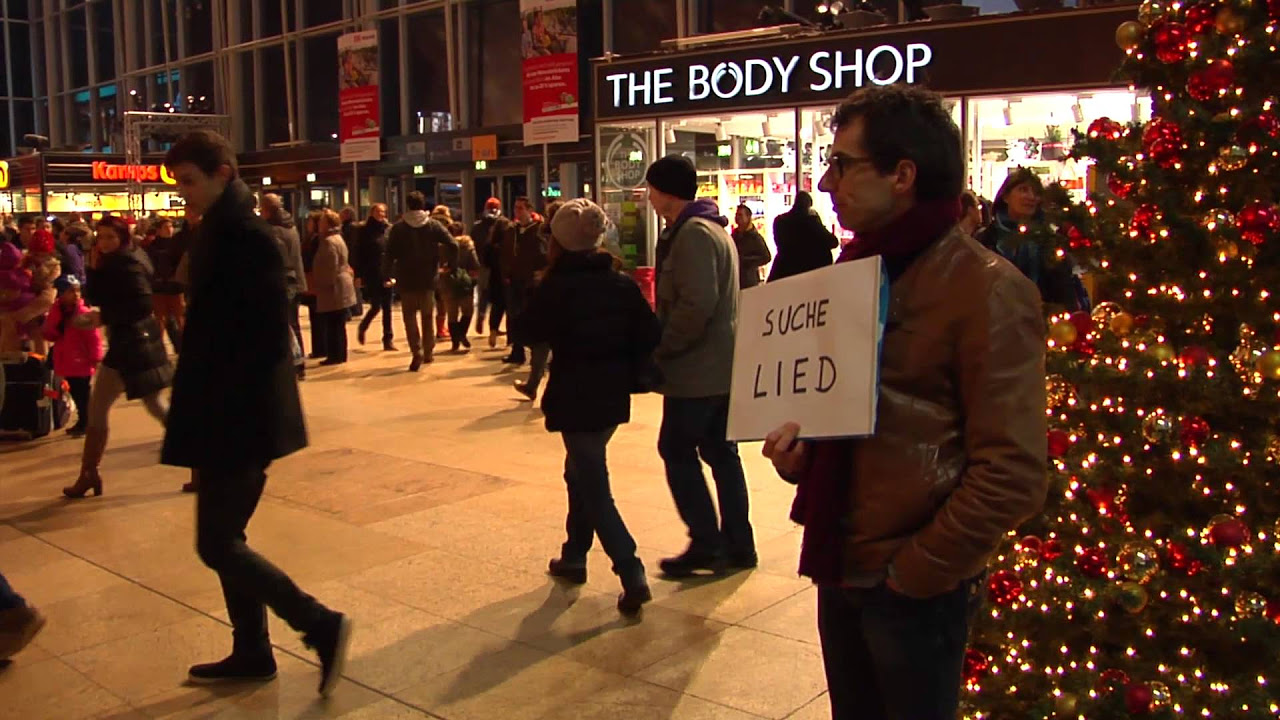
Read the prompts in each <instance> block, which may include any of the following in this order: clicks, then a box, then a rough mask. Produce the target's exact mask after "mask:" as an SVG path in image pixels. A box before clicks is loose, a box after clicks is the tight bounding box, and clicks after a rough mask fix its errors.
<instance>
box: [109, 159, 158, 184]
mask: <svg viewBox="0 0 1280 720" xmlns="http://www.w3.org/2000/svg"><path fill="white" fill-rule="evenodd" d="M93 179H94V180H97V181H99V182H101V181H104V180H106V181H114V182H128V181H130V180H136V181H138V182H142V183H159V182H163V183H164V184H165V185H177V184H178V181H177V180H175V179H174V178H173V176H172V175H170V174H169V169H168V168H166V167H165V166H163V165H120V164H116V163H109V162H104V161H100V160H99V161H95V162H94V163H93Z"/></svg>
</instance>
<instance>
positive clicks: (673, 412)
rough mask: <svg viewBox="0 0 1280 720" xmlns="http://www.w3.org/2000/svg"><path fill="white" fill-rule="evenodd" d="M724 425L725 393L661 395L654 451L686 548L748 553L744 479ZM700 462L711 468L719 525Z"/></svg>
mask: <svg viewBox="0 0 1280 720" xmlns="http://www.w3.org/2000/svg"><path fill="white" fill-rule="evenodd" d="M728 423H729V396H728V395H718V396H714V397H706V398H674V397H668V398H664V399H663V401H662V429H661V430H660V431H659V433H658V454H659V455H661V456H662V462H663V463H664V464H665V465H666V468H667V485H668V486H670V488H671V497H672V499H673V500H675V503H676V510H678V511H679V512H680V519H681V520H684V524H685V525H686V526H688V528H689V547H690V549H691V550H695V551H698V552H704V553H708V554H713V555H722V554H725V553H728V554H730V555H737V556H749V557H754V556H755V537H754V535H753V533H752V531H751V520H750V518H749V517H748V510H749V504H750V501H749V499H748V495H747V478H746V475H745V474H744V473H743V472H742V459H741V458H739V457H738V445H737V443H733V442H730V441H728V440H726V439H725V435H726V433H727V428H728ZM699 458H701V461H700V460H699ZM702 462H706V463H707V465H709V466H710V467H711V476H712V477H713V478H714V479H715V483H716V499H717V500H718V501H719V503H720V513H721V520H720V522H719V523H717V522H716V508H715V506H714V505H712V503H711V493H710V492H708V490H707V480H706V477H704V476H703V474H702Z"/></svg>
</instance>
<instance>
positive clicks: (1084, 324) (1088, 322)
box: [1068, 310, 1094, 337]
mask: <svg viewBox="0 0 1280 720" xmlns="http://www.w3.org/2000/svg"><path fill="white" fill-rule="evenodd" d="M1068 319H1069V320H1070V321H1071V324H1072V325H1075V326H1076V331H1077V332H1078V333H1080V335H1079V336H1080V337H1084V336H1085V335H1088V334H1089V333H1091V332H1093V328H1094V324H1093V316H1091V315H1090V314H1089V313H1087V312H1085V311H1083V310H1077V311H1075V312H1073V313H1071V317H1070V318H1068Z"/></svg>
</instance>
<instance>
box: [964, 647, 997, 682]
mask: <svg viewBox="0 0 1280 720" xmlns="http://www.w3.org/2000/svg"><path fill="white" fill-rule="evenodd" d="M990 668H991V658H989V657H987V654H986V653H984V652H982V651H981V650H975V649H973V648H969V649H968V650H965V651H964V679H965V682H971V683H972V682H977V681H979V680H981V679H982V676H983V675H986V674H987V670H988V669H990Z"/></svg>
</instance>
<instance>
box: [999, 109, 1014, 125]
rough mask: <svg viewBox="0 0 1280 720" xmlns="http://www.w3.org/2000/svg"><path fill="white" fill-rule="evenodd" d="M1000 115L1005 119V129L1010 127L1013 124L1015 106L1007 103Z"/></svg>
mask: <svg viewBox="0 0 1280 720" xmlns="http://www.w3.org/2000/svg"><path fill="white" fill-rule="evenodd" d="M1000 114H1001V115H1002V116H1003V117H1004V125H1005V127H1009V126H1010V125H1012V124H1013V105H1011V104H1009V103H1005V106H1004V110H1002V111H1001V112H1000Z"/></svg>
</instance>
